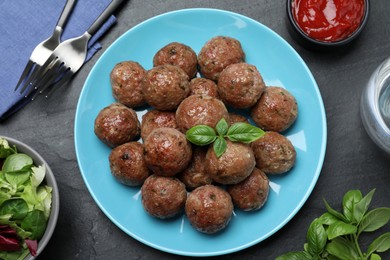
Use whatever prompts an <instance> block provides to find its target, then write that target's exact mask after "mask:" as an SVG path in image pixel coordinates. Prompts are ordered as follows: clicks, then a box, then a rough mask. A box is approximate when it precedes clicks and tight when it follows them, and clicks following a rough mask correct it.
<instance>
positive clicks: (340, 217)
mask: <svg viewBox="0 0 390 260" xmlns="http://www.w3.org/2000/svg"><path fill="white" fill-rule="evenodd" d="M324 204H325V208H326V210H327V211H328V212H329V213H330V214H332V215H333V216H335V217H336V218H338V219H340V220H342V221H344V222H348V220H347V219H346V218H345V216H344V215H343V214H341V213H340V212H338V211H337V210H334V209H333V208H332V207H331V206H330V205H329V204H328V202H327V201H326V200H325V199H324Z"/></svg>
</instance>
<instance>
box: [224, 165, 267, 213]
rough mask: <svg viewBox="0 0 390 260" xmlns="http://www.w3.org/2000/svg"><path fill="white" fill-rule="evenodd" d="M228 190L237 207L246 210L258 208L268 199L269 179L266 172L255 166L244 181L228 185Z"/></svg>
mask: <svg viewBox="0 0 390 260" xmlns="http://www.w3.org/2000/svg"><path fill="white" fill-rule="evenodd" d="M227 192H228V193H229V194H230V196H231V197H232V200H233V204H234V205H235V206H236V207H237V208H239V209H242V210H244V211H251V210H258V209H260V208H261V207H263V205H264V203H265V202H266V201H267V198H268V192H269V179H268V177H267V175H265V173H264V172H262V171H260V170H259V169H257V168H254V169H253V171H252V173H251V174H250V175H249V177H248V178H246V179H245V180H243V181H242V182H240V183H237V184H233V185H228V187H227Z"/></svg>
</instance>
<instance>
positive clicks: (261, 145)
mask: <svg viewBox="0 0 390 260" xmlns="http://www.w3.org/2000/svg"><path fill="white" fill-rule="evenodd" d="M251 147H252V149H253V153H254V155H255V159H256V167H257V168H259V169H260V170H262V171H263V172H265V173H268V174H281V173H285V172H287V171H289V170H290V169H291V168H292V167H293V166H294V164H295V159H296V151H295V148H294V146H293V145H292V143H291V142H290V140H288V139H287V137H285V136H284V135H281V134H279V133H277V132H272V131H269V132H266V133H265V134H264V135H263V136H262V137H260V138H259V139H257V140H256V141H254V142H253V143H251Z"/></svg>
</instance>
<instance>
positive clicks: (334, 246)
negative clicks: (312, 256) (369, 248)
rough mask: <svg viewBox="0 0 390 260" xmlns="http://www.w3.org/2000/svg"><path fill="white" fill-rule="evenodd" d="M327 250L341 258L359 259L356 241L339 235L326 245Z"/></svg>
mask: <svg viewBox="0 0 390 260" xmlns="http://www.w3.org/2000/svg"><path fill="white" fill-rule="evenodd" d="M325 250H326V251H327V252H328V253H329V254H330V255H333V256H335V257H337V259H340V260H351V259H359V254H358V253H357V252H356V250H355V245H354V243H353V242H352V241H349V240H347V239H344V238H340V237H338V238H336V239H334V240H332V241H331V242H330V243H328V244H327V245H326V247H325Z"/></svg>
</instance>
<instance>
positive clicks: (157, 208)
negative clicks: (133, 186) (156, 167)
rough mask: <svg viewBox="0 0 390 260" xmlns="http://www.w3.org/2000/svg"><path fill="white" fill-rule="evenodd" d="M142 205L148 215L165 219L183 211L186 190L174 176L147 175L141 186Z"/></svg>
mask: <svg viewBox="0 0 390 260" xmlns="http://www.w3.org/2000/svg"><path fill="white" fill-rule="evenodd" d="M141 196H142V205H143V207H144V209H145V210H146V212H148V213H149V214H150V215H152V216H154V217H157V218H161V219H165V218H171V217H174V216H176V215H177V214H179V213H180V212H182V211H183V209H184V206H185V203H186V199H187V191H186V188H185V186H184V184H183V183H182V182H180V181H179V180H178V179H177V178H174V177H163V176H158V175H155V174H153V175H151V176H149V177H148V178H147V179H146V180H145V182H144V184H143V185H142V188H141Z"/></svg>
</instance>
